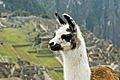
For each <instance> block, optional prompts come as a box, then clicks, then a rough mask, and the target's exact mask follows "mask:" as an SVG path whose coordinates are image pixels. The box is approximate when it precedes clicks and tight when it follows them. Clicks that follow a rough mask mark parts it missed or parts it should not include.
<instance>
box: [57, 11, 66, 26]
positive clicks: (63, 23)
mask: <svg viewBox="0 0 120 80" xmlns="http://www.w3.org/2000/svg"><path fill="white" fill-rule="evenodd" d="M55 16H56V18H57V21H58V23H59V24H60V25H61V24H62V25H65V24H66V22H65V21H63V20H62V18H61V17H60V16H59V15H58V13H55Z"/></svg>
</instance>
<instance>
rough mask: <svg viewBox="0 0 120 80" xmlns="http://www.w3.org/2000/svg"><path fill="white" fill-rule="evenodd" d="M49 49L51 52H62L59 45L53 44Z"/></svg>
mask: <svg viewBox="0 0 120 80" xmlns="http://www.w3.org/2000/svg"><path fill="white" fill-rule="evenodd" d="M50 48H51V50H52V51H59V50H63V48H62V47H61V45H59V44H55V45H54V46H50Z"/></svg>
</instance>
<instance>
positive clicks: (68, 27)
mask: <svg viewBox="0 0 120 80" xmlns="http://www.w3.org/2000/svg"><path fill="white" fill-rule="evenodd" d="M55 16H56V19H57V21H58V23H59V25H60V28H59V29H58V30H56V31H55V32H54V36H53V38H52V39H51V40H50V41H49V47H50V48H51V50H53V51H69V50H73V49H75V48H77V47H78V46H79V43H80V40H79V38H78V33H77V32H78V30H77V24H76V23H75V21H74V20H73V19H72V17H70V16H69V15H68V14H66V13H64V14H63V16H64V18H65V19H66V21H67V22H65V21H63V20H62V18H61V17H60V16H59V15H58V14H57V13H55Z"/></svg>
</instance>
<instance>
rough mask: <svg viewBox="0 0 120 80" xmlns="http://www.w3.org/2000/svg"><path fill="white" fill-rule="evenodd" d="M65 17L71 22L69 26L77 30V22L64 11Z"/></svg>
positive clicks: (73, 30) (74, 30) (72, 29)
mask: <svg viewBox="0 0 120 80" xmlns="http://www.w3.org/2000/svg"><path fill="white" fill-rule="evenodd" d="M63 16H64V18H65V19H66V20H67V22H68V24H69V28H70V30H71V31H72V32H76V27H75V25H76V23H75V21H74V20H73V18H72V17H71V16H69V15H68V14H66V13H64V14H63Z"/></svg>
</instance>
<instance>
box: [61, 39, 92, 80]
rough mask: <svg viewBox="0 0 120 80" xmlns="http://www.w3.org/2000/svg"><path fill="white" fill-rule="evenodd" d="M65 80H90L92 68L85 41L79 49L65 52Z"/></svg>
mask: <svg viewBox="0 0 120 80" xmlns="http://www.w3.org/2000/svg"><path fill="white" fill-rule="evenodd" d="M62 56H63V60H64V80H90V74H91V71H90V68H89V64H88V57H87V53H86V47H85V43H84V40H83V42H81V45H80V47H79V48H77V49H75V50H71V51H69V52H63V54H62Z"/></svg>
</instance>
